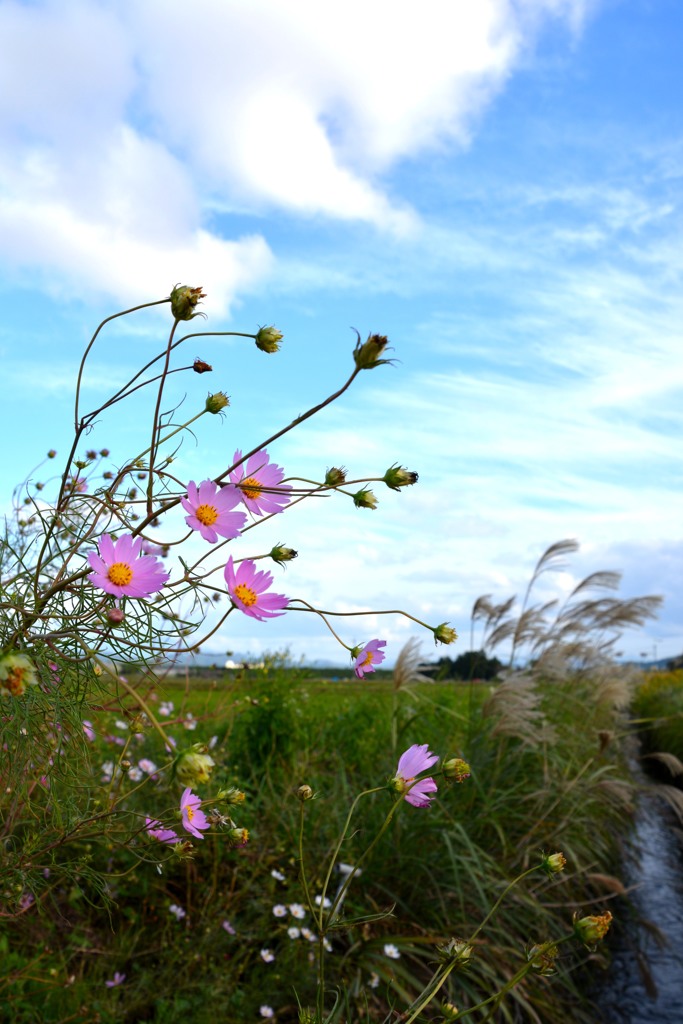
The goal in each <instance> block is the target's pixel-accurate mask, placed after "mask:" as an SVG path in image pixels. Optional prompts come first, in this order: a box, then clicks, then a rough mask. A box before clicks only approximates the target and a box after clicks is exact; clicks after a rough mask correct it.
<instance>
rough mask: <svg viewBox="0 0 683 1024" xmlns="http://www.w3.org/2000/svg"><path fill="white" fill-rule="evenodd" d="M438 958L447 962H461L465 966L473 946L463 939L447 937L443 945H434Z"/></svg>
mask: <svg viewBox="0 0 683 1024" xmlns="http://www.w3.org/2000/svg"><path fill="white" fill-rule="evenodd" d="M436 949H437V952H438V954H439V959H440V960H441V961H442V962H443V963H447V964H449V963H450V964H452V963H456V964H462V965H463V967H466V966H467V965H468V964H469V962H470V958H471V956H472V950H473V947H472V946H470V945H468V943H466V942H465V941H464V940H463V939H449V940H448V942H447V943H445V945H443V946H437V947H436Z"/></svg>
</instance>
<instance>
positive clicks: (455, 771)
mask: <svg viewBox="0 0 683 1024" xmlns="http://www.w3.org/2000/svg"><path fill="white" fill-rule="evenodd" d="M441 770H442V771H443V773H444V776H445V778H447V779H451V780H452V781H453V782H464V781H465V780H466V779H469V777H470V775H471V774H472V772H471V770H470V766H469V765H468V763H467V761H463V759H462V758H461V757H451V758H449V760H448V761H444V763H443V764H442V765H441Z"/></svg>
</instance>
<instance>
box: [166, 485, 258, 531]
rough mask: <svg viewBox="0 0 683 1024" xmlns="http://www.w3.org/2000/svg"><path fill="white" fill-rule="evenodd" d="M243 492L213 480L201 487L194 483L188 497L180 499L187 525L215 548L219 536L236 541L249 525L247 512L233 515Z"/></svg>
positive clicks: (188, 489)
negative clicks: (185, 514)
mask: <svg viewBox="0 0 683 1024" xmlns="http://www.w3.org/2000/svg"><path fill="white" fill-rule="evenodd" d="M241 500H242V492H241V491H240V490H239V488H237V487H235V486H234V485H233V484H227V485H226V486H225V487H219V486H218V484H215V483H214V482H213V480H203V481H202V482H201V483H200V485H199V487H197V485H196V484H195V482H194V480H190V482H189V484H188V485H187V497H186V498H181V499H180V504H181V505H182V506H183V508H184V509H185V511H186V512H189V513H190V514H189V515H188V516H185V522H186V523H187V525H188V526H191V527H192V529H193V530H199V532H200V533H201V535H202V537H203V538H204V540H208V542H209V544H215V543H216V541H217V540H218V535H219V534H220V536H221V537H227V539H228V540H232V539H233V538H234V537H238V536H239V532H240V530H241V529H242V527H243V526H244V524H245V523H246V521H247V517H246V515H245V514H244V512H231V511H230V509H232V508H234V507H235V505H239V503H240V501H241Z"/></svg>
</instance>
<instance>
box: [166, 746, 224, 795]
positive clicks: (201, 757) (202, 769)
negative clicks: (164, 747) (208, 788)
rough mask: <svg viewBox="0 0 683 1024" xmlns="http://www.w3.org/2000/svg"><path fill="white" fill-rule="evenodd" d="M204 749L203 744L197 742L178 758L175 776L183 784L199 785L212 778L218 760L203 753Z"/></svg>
mask: <svg viewBox="0 0 683 1024" xmlns="http://www.w3.org/2000/svg"><path fill="white" fill-rule="evenodd" d="M204 750H206V748H205V747H204V746H203V744H201V743H195V745H194V747H193V748H192V749H191V750H186V751H185V752H184V753H182V754H180V755H179V756H178V757H177V758H176V762H175V766H174V767H175V777H176V778H177V780H178V782H179V783H180V784H181V785H182V786H197V785H199V783H201V782H208V781H209V779H210V778H211V772H212V771H213V768H214V766H215V764H216V762H215V761H214V759H213V758H212V757H211V755H210V754H205V753H203V751H204Z"/></svg>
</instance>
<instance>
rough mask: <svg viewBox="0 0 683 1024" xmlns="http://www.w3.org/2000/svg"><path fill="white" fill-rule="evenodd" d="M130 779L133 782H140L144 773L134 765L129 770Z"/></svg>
mask: <svg viewBox="0 0 683 1024" xmlns="http://www.w3.org/2000/svg"><path fill="white" fill-rule="evenodd" d="M128 778H129V779H130V781H131V782H139V781H140V779H141V778H142V772H141V771H140V769H139V768H136V767H135V765H133V767H132V768H129V769H128Z"/></svg>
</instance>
